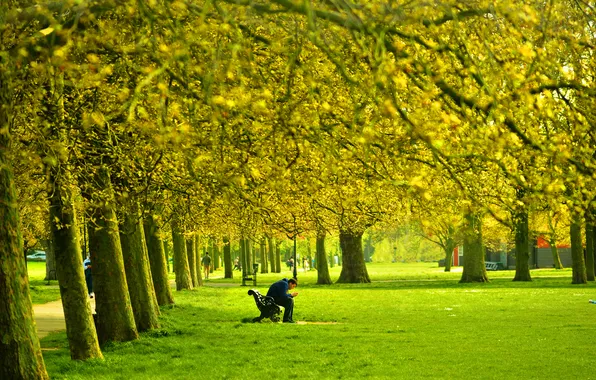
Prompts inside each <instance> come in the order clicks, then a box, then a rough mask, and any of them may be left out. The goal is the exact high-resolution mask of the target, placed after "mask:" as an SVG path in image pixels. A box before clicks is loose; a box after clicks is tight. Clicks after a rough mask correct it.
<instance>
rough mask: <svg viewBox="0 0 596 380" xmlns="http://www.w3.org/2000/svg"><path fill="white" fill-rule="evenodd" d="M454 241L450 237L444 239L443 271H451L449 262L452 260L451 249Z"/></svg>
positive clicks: (453, 247) (453, 246)
mask: <svg viewBox="0 0 596 380" xmlns="http://www.w3.org/2000/svg"><path fill="white" fill-rule="evenodd" d="M455 246H456V244H455V241H454V240H453V239H452V238H447V240H446V241H445V246H444V247H443V249H444V250H445V272H451V263H452V262H453V250H454V249H455Z"/></svg>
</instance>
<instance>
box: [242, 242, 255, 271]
mask: <svg viewBox="0 0 596 380" xmlns="http://www.w3.org/2000/svg"><path fill="white" fill-rule="evenodd" d="M244 249H245V260H246V271H247V272H248V273H252V263H253V262H254V261H253V257H252V242H251V240H250V239H244Z"/></svg>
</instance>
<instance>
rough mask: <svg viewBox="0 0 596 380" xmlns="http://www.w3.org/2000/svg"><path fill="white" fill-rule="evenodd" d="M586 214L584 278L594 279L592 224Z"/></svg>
mask: <svg viewBox="0 0 596 380" xmlns="http://www.w3.org/2000/svg"><path fill="white" fill-rule="evenodd" d="M590 218H591V215H587V216H586V279H587V280H588V281H594V224H593V222H591V221H589V219H590Z"/></svg>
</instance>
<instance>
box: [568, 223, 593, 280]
mask: <svg viewBox="0 0 596 380" xmlns="http://www.w3.org/2000/svg"><path fill="white" fill-rule="evenodd" d="M579 219H580V218H579V217H578V216H577V215H572V216H571V226H570V228H569V231H570V234H571V268H572V280H571V283H572V284H586V283H587V282H588V279H587V277H586V266H585V262H584V252H583V248H582V232H581V222H580V221H579Z"/></svg>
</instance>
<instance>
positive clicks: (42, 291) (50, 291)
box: [27, 261, 60, 304]
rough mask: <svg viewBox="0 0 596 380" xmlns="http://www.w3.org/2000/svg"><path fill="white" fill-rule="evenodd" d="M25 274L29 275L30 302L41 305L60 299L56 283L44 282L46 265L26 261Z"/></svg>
mask: <svg viewBox="0 0 596 380" xmlns="http://www.w3.org/2000/svg"><path fill="white" fill-rule="evenodd" d="M27 273H28V275H29V291H30V293H31V302H32V303H33V304H41V303H46V302H51V301H56V300H59V299H60V289H59V288H58V281H49V282H48V281H45V280H44V278H45V277H46V263H45V262H39V261H27Z"/></svg>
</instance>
